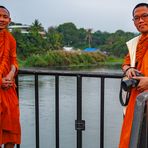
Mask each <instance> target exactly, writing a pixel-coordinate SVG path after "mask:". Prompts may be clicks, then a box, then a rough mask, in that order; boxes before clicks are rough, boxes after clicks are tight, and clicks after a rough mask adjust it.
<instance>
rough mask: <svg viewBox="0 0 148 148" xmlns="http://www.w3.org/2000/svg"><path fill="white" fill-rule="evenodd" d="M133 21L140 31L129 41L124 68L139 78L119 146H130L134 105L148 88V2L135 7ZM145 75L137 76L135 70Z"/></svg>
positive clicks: (126, 147) (133, 89) (127, 73)
mask: <svg viewBox="0 0 148 148" xmlns="http://www.w3.org/2000/svg"><path fill="white" fill-rule="evenodd" d="M133 21H134V25H135V26H136V28H137V30H138V31H139V32H140V35H139V36H138V37H135V38H134V39H132V40H130V41H128V42H127V46H128V49H129V53H128V55H127V56H126V57H125V60H124V63H123V67H122V70H123V72H124V73H125V74H126V75H127V77H128V78H132V77H133V78H134V79H137V80H139V84H138V86H137V87H136V88H132V90H131V96H130V99H129V103H128V106H127V109H126V114H125V118H124V122H123V125H122V131H121V136H120V143H119V148H129V143H130V135H131V128H132V121H133V113H134V105H135V100H136V97H137V95H138V94H139V93H141V92H144V91H146V90H148V4H147V3H140V4H137V5H136V6H135V8H134V9H133ZM136 71H137V72H139V73H142V74H143V75H144V76H141V77H136V73H135V72H136Z"/></svg>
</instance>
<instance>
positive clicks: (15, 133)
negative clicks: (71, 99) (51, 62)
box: [0, 6, 21, 148]
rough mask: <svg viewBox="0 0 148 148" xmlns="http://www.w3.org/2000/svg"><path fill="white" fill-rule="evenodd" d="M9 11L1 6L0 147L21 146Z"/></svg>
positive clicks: (15, 69) (14, 60)
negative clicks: (9, 29) (8, 27)
mask: <svg viewBox="0 0 148 148" xmlns="http://www.w3.org/2000/svg"><path fill="white" fill-rule="evenodd" d="M10 21H11V18H10V13H9V11H8V10H7V9H6V8H5V7H4V6H0V147H1V146H2V145H3V144H4V148H14V145H15V144H20V141H21V128H20V119H19V104H18V98H17V94H16V90H15V88H16V85H15V81H14V77H15V76H16V74H17V70H18V64H17V59H16V42H15V39H14V38H13V36H12V35H11V34H10V33H9V32H8V31H7V26H8V25H9V23H10Z"/></svg>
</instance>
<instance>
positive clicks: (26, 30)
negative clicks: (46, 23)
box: [8, 25, 30, 33]
mask: <svg viewBox="0 0 148 148" xmlns="http://www.w3.org/2000/svg"><path fill="white" fill-rule="evenodd" d="M29 27H30V26H28V25H11V26H9V27H8V29H9V31H10V32H12V31H13V30H14V29H20V31H21V33H29Z"/></svg>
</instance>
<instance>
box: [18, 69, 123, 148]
mask: <svg viewBox="0 0 148 148" xmlns="http://www.w3.org/2000/svg"><path fill="white" fill-rule="evenodd" d="M92 71H95V72H96V71H107V72H110V71H111V72H118V71H120V70H106V69H93V70H92ZM119 86H120V80H119V79H106V81H105V125H104V130H105V132H104V148H117V147H118V142H119V136H120V129H121V124H122V119H123V117H122V107H121V105H120V103H119V97H118V96H119ZM54 89H55V79H54V76H39V108H40V147H41V148H55V100H54V99H55V90H54ZM76 97H77V96H76V78H75V77H63V76H62V77H60V131H59V132H60V148H76V130H75V119H76ZM19 99H20V110H21V127H22V144H21V148H35V106H34V104H35V99H34V77H33V76H30V75H27V76H20V77H19ZM82 102H83V106H82V108H83V111H82V118H83V120H85V122H86V125H85V131H83V148H99V143H100V141H99V139H100V138H99V131H100V130H99V128H100V124H99V119H100V107H99V106H100V79H98V78H83V84H82Z"/></svg>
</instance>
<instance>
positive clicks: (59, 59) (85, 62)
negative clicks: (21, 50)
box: [18, 51, 123, 70]
mask: <svg viewBox="0 0 148 148" xmlns="http://www.w3.org/2000/svg"><path fill="white" fill-rule="evenodd" d="M18 61H19V67H20V68H29V67H36V68H38V67H40V68H50V69H70V70H72V69H88V68H94V67H114V68H116V67H121V64H122V62H123V59H121V58H116V57H111V56H107V55H104V54H102V53H100V52H89V53H88V52H65V51H49V52H48V53H47V54H46V55H44V54H40V55H39V54H37V55H35V54H34V55H32V56H30V57H28V58H26V59H25V60H22V59H21V58H19V59H18Z"/></svg>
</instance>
